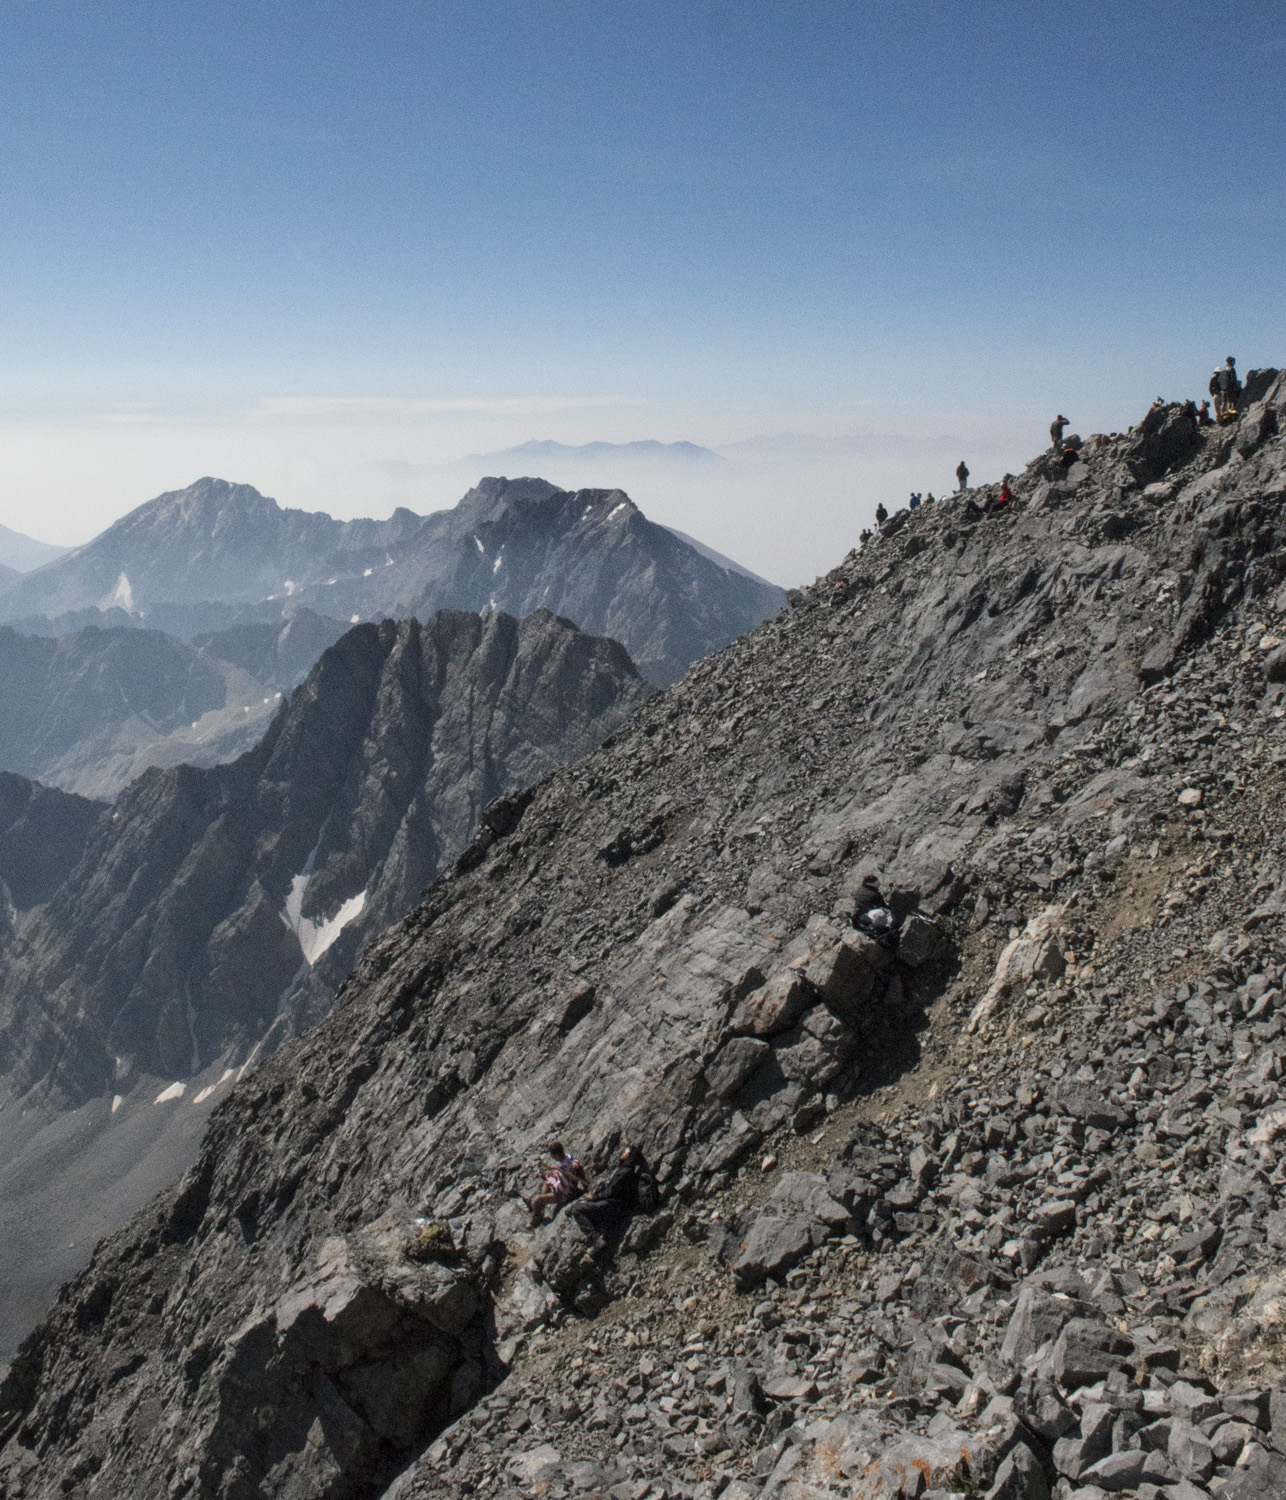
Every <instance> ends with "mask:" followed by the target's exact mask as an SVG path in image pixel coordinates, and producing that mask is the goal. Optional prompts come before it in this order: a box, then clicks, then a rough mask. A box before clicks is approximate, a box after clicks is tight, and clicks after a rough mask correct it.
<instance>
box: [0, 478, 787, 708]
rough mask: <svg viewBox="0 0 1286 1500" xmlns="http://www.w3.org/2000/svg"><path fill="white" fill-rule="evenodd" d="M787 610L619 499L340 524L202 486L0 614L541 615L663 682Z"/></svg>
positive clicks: (510, 503) (31, 620)
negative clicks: (616, 647)
mask: <svg viewBox="0 0 1286 1500" xmlns="http://www.w3.org/2000/svg"><path fill="white" fill-rule="evenodd" d="M784 602H785V594H784V592H783V591H782V590H781V589H779V588H777V587H775V586H774V585H772V584H769V583H765V582H764V581H763V580H762V579H759V578H755V577H754V576H753V575H750V574H747V573H746V572H744V571H743V570H739V569H737V568H736V567H735V566H734V565H729V566H726V567H725V566H724V565H723V564H722V563H721V562H720V561H718V560H717V558H715V557H714V556H712V555H709V554H708V552H707V551H704V550H702V549H701V548H700V547H699V546H697V545H693V544H691V543H689V542H688V541H687V540H686V539H684V538H682V537H680V536H678V535H677V534H676V533H674V532H671V531H667V530H666V528H664V527H661V526H656V525H654V524H653V523H652V522H650V521H648V520H647V519H646V518H645V517H644V516H643V515H642V514H641V512H640V511H639V510H638V509H637V508H636V507H635V506H634V505H633V503H632V502H631V501H630V500H629V499H628V497H627V496H626V495H624V494H623V493H621V492H620V491H605V490H581V491H577V492H576V493H574V494H569V493H568V492H567V491H565V490H560V489H558V488H557V487H556V486H554V485H552V484H548V483H547V482H546V481H545V480H543V479H512V480H511V479H484V480H482V481H481V482H480V483H479V484H478V485H477V486H476V487H475V488H474V489H472V490H470V491H469V493H468V494H467V495H465V497H464V498H463V499H462V500H461V501H460V503H459V505H457V506H455V507H454V508H453V509H451V510H447V511H440V512H437V513H435V514H434V515H430V516H416V515H414V514H413V513H412V512H410V511H407V510H399V511H396V512H395V513H394V515H393V516H392V517H391V518H390V519H389V520H387V521H346V522H340V521H334V520H332V519H331V518H330V517H329V516H327V515H324V514H320V513H311V512H306V511H297V510H283V509H282V508H281V507H279V506H278V505H277V503H276V501H274V500H270V499H268V498H266V497H265V496H263V495H260V494H259V492H258V491H257V490H254V489H252V488H251V487H250V486H249V485H232V484H228V483H227V482H226V481H224V480H220V479H202V480H199V481H198V482H197V483H196V484H194V485H191V486H189V488H188V489H186V490H178V491H175V492H173V493H171V494H166V495H161V496H160V497H159V498H158V499H156V500H153V501H149V502H148V504H146V505H142V506H140V507H139V508H138V509H137V510H135V511H132V512H131V513H130V514H129V515H128V516H125V517H123V518H122V519H121V520H120V521H118V522H117V523H116V524H115V525H114V526H112V527H110V528H109V529H108V530H107V531H105V532H103V533H102V535H101V536H98V537H95V538H94V540H93V541H92V542H89V543H87V544H86V546H84V547H81V548H79V549H78V550H77V551H75V552H73V553H69V554H68V555H67V556H65V557H62V558H59V559H58V560H57V561H56V562H54V563H52V564H50V565H48V566H46V567H44V568H42V569H40V570H39V571H38V572H36V573H33V574H31V575H30V576H29V577H25V578H23V579H21V580H17V581H15V582H14V583H13V586H12V587H10V588H6V589H4V590H3V591H2V592H0V618H3V619H6V620H11V621H15V622H19V623H20V624H21V625H22V628H23V629H26V630H30V631H32V632H34V631H36V630H43V631H48V630H50V629H52V628H53V627H52V626H51V625H50V624H48V623H47V622H48V620H50V619H54V618H58V617H61V619H62V620H63V621H64V623H63V624H61V625H60V626H59V627H58V629H60V630H62V631H63V632H64V633H65V632H66V631H68V630H70V629H71V628H74V627H76V626H79V625H80V624H81V623H83V620H84V617H83V615H82V613H80V612H83V611H84V610H86V609H93V608H97V609H101V610H105V611H112V610H116V611H120V610H124V611H127V612H129V613H131V614H141V616H142V618H143V619H145V620H146V622H147V623H148V624H149V625H150V626H153V627H155V628H157V629H160V630H164V631H167V632H169V633H171V634H175V635H180V636H183V637H185V638H186V637H192V636H198V635H199V636H201V637H202V639H203V640H208V639H209V638H210V637H212V636H214V635H215V634H219V635H220V636H223V633H224V632H228V631H234V628H235V627H237V626H241V625H254V624H270V623H271V622H273V621H280V620H282V619H283V618H289V617H290V616H292V615H294V614H296V613H297V612H298V611H299V610H300V606H301V604H307V605H308V606H310V607H311V608H312V609H313V610H315V611H317V612H318V613H320V614H321V615H323V616H327V617H337V618H339V619H342V620H349V621H354V622H355V621H357V620H379V619H382V618H384V617H385V616H394V617H400V618H406V617H417V618H420V619H426V618H427V617H428V616H429V615H430V614H432V613H433V612H434V611H435V610H437V609H468V610H489V611H494V610H503V611H505V612H507V613H509V614H515V615H527V614H530V613H532V611H534V610H537V609H550V610H553V611H554V613H555V614H560V615H562V616H564V617H565V618H567V619H571V620H573V621H575V622H576V624H577V625H579V626H580V628H581V629H582V630H585V631H588V632H589V633H590V634H593V635H610V636H612V637H613V638H614V639H616V640H619V641H621V642H622V643H623V644H624V645H625V647H626V649H627V650H628V651H629V652H630V653H631V655H632V656H633V657H634V658H635V661H636V663H637V664H638V665H639V668H640V670H641V671H642V672H643V675H644V676H645V677H646V678H647V679H648V680H649V681H651V682H654V683H657V684H664V683H667V682H672V681H674V680H675V679H676V678H677V677H679V676H681V675H682V674H683V671H684V670H685V669H686V668H687V667H688V666H689V665H690V664H691V663H692V662H693V661H696V660H698V659H699V658H700V657H702V656H705V655H707V654H708V653H709V652H711V651H714V650H717V649H718V648H719V647H721V646H724V645H726V644H727V643H728V642H729V641H730V640H732V639H733V638H734V637H736V636H737V635H739V634H741V633H742V632H743V631H745V630H748V629H750V628H751V627H752V626H754V625H757V624H758V623H759V621H760V620H763V619H766V618H767V617H768V616H769V615H772V614H775V613H776V611H777V610H778V609H780V608H781V606H782V604H783V603H784ZM42 620H43V621H45V622H46V623H42ZM225 638H226V639H227V640H228V649H229V650H231V651H233V652H234V655H233V656H231V657H230V658H229V659H230V660H233V661H240V660H241V657H242V655H243V654H244V653H245V652H246V651H247V650H249V651H250V653H251V655H254V654H255V651H256V648H254V647H252V646H251V645H250V644H249V641H248V640H242V641H237V640H236V639H235V638H234V636H228V637H225ZM304 639H305V637H304V635H303V634H301V635H300V637H299V639H298V641H297V643H296V645H297V647H301V646H302V644H303V641H304ZM318 649H319V650H320V649H321V648H320V645H319V647H318Z"/></svg>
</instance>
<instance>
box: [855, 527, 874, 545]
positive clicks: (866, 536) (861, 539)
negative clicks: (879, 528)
mask: <svg viewBox="0 0 1286 1500" xmlns="http://www.w3.org/2000/svg"><path fill="white" fill-rule="evenodd" d="M857 540H858V545H859V546H862V547H865V546H866V544H867V542H869V541H870V540H871V528H870V527H869V526H866V527H864V528H863V530H862V532H861V534H860V535H859V536H858V539H857Z"/></svg>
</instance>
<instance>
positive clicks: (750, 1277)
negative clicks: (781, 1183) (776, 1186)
mask: <svg viewBox="0 0 1286 1500" xmlns="http://www.w3.org/2000/svg"><path fill="white" fill-rule="evenodd" d="M825 1237H826V1234H825V1230H824V1229H823V1228H822V1226H820V1225H819V1224H818V1223H817V1222H816V1221H815V1220H813V1219H808V1218H804V1217H803V1216H800V1215H790V1216H787V1215H784V1214H775V1213H765V1214H760V1215H759V1217H758V1218H756V1219H755V1221H754V1223H753V1224H751V1226H750V1229H749V1232H748V1233H747V1235H746V1238H745V1240H744V1241H743V1242H742V1245H741V1248H740V1250H739V1251H738V1252H737V1254H736V1256H735V1258H734V1259H733V1262H732V1275H733V1278H734V1280H735V1281H736V1283H737V1286H738V1288H739V1289H740V1290H741V1291H743V1292H745V1291H749V1290H750V1289H751V1288H752V1287H757V1286H762V1285H763V1283H764V1282H765V1281H767V1279H768V1278H769V1277H770V1276H771V1277H773V1278H774V1279H776V1280H778V1281H780V1280H782V1279H783V1278H784V1277H785V1275H786V1273H787V1272H788V1271H793V1270H794V1268H795V1267H796V1266H797V1265H798V1264H799V1263H800V1261H801V1260H803V1258H804V1256H806V1255H807V1254H808V1252H809V1251H810V1250H812V1249H813V1248H814V1247H815V1246H816V1245H818V1244H820V1243H821V1242H822V1240H823V1239H825Z"/></svg>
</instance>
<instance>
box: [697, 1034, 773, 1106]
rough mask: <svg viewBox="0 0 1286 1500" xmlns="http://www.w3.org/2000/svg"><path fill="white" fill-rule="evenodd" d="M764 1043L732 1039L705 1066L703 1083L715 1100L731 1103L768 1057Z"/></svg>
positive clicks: (755, 1039)
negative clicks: (704, 1080) (729, 1101)
mask: <svg viewBox="0 0 1286 1500" xmlns="http://www.w3.org/2000/svg"><path fill="white" fill-rule="evenodd" d="M768 1052H769V1047H768V1043H767V1042H762V1041H760V1040H759V1039H758V1038H757V1037H750V1036H735V1037H733V1038H732V1040H731V1041H728V1042H725V1043H724V1044H723V1046H722V1047H720V1049H719V1051H718V1052H717V1053H716V1054H715V1056H714V1058H713V1059H712V1060H711V1061H710V1062H708V1063H707V1064H706V1083H707V1085H708V1086H709V1089H710V1092H711V1093H712V1094H713V1095H714V1096H715V1098H716V1099H731V1098H732V1096H733V1095H734V1094H735V1093H736V1092H737V1090H738V1089H739V1088H740V1087H741V1085H742V1084H743V1083H745V1081H746V1079H747V1078H749V1077H750V1075H751V1074H752V1073H753V1072H755V1071H756V1069H757V1068H758V1067H759V1065H760V1064H761V1063H762V1062H763V1061H764V1059H765V1058H766V1057H767V1056H768Z"/></svg>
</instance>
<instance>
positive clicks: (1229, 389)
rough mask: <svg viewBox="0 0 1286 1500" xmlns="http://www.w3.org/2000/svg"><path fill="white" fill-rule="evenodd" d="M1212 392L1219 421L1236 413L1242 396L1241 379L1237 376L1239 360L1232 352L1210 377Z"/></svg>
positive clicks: (1216, 416) (1216, 417) (1216, 418)
mask: <svg viewBox="0 0 1286 1500" xmlns="http://www.w3.org/2000/svg"><path fill="white" fill-rule="evenodd" d="M1210 394H1211V395H1212V396H1213V397H1214V398H1215V420H1216V421H1217V422H1222V421H1223V420H1224V419H1225V418H1226V417H1229V416H1235V415H1236V413H1237V407H1238V405H1239V404H1240V398H1241V381H1240V380H1239V379H1238V378H1237V361H1236V360H1235V359H1234V358H1233V356H1232V355H1231V354H1230V355H1229V356H1228V358H1227V359H1226V360H1224V362H1223V364H1222V366H1221V367H1220V368H1219V369H1217V370H1216V371H1215V373H1214V374H1213V375H1212V376H1211V377H1210Z"/></svg>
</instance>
